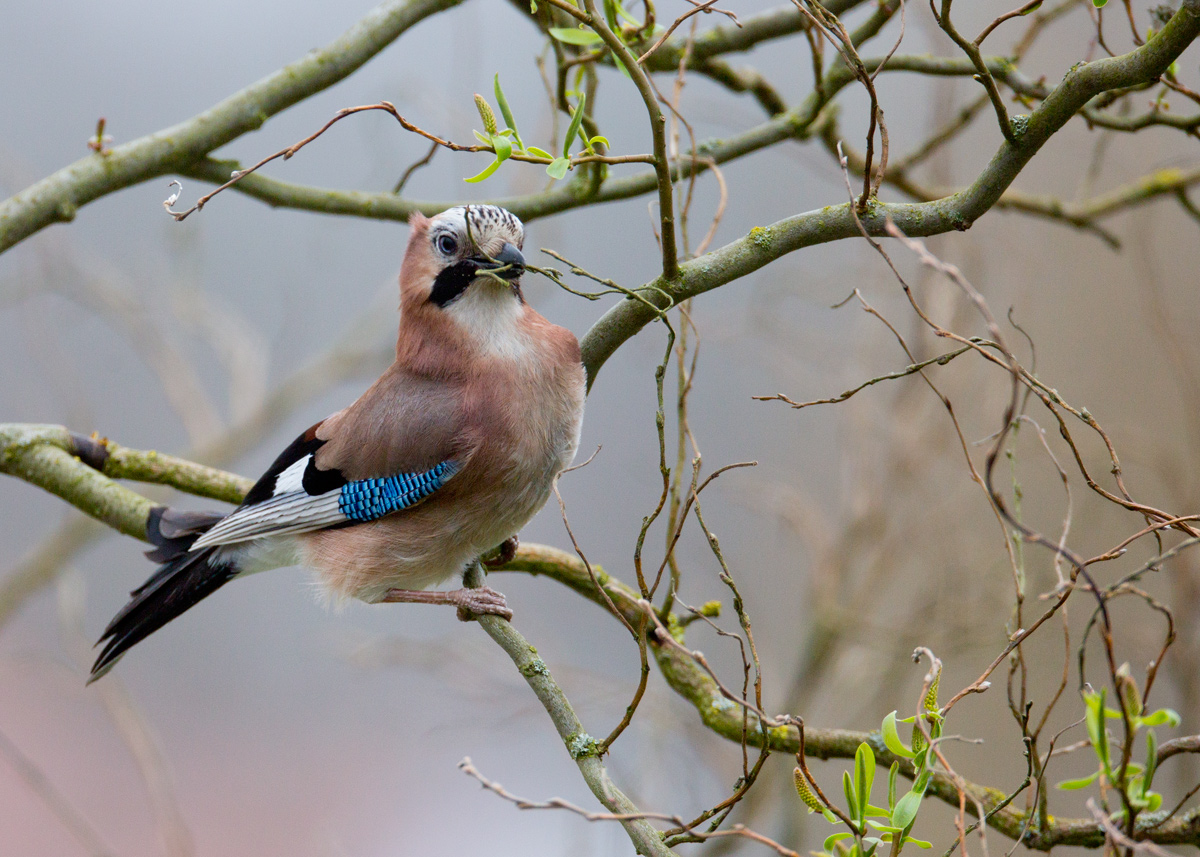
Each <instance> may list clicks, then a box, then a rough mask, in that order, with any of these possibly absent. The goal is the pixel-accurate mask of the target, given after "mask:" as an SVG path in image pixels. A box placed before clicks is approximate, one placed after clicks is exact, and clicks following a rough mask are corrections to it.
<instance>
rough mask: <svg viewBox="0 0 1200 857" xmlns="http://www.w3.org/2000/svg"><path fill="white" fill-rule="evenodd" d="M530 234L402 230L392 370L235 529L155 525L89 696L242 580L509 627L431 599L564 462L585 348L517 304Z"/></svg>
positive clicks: (164, 520)
mask: <svg viewBox="0 0 1200 857" xmlns="http://www.w3.org/2000/svg"><path fill="white" fill-rule="evenodd" d="M523 243H524V226H523V225H522V223H521V221H520V220H519V219H518V218H517V217H516V216H515V215H513V214H512V213H511V212H509V211H507V210H505V209H503V208H500V207H497V206H492V205H464V206H456V207H454V208H450V209H448V210H446V211H443V212H441V213H440V214H437V215H435V216H433V217H425V216H424V215H422V214H419V213H416V214H413V215H412V217H411V218H410V220H409V238H408V245H407V248H406V250H405V254H404V260H403V263H402V264H401V269H400V321H399V330H398V333H397V337H396V357H395V360H394V361H393V362H392V364H391V365H390V366H389V367H388V368H387V369H386V370H385V371H384V373H383V374H382V375H381V376H380V377H379V379H378V380H376V381H375V382H374V383H373V384H372V385H371V386H370V387H369V388H368V389H367V390H366V392H364V393H363V394H362V395H361V396H360V397H359V398H358V400H357V401H355V402H354V403H353V404H351V405H350V406H349V407H347V408H345V409H343V410H340V411H338V412H336V413H334V414H332V415H330V416H328V417H326V418H325V419H323V420H321V421H320V422H318V423H316V424H314V425H312V426H310V427H309V428H308V429H306V430H305V431H304V432H303V433H302V434H300V436H299V437H297V438H296V439H295V440H294V441H293V442H292V443H291V444H290V445H289V446H288V447H287V448H286V449H285V450H284V451H283V452H282V453H280V454H279V456H278V457H277V458H276V459H275V461H274V463H272V464H271V466H270V467H268V468H267V470H266V472H265V473H263V475H262V476H261V477H260V478H259V479H258V481H257V482H256V483H255V484H254V486H253V487H252V488H251V489H250V491H249V492H248V493H247V494H246V496H245V499H244V500H243V502H242V504H241V505H240V506H238V507H237V508H236V509H234V510H233V511H232V512H230V513H228V514H222V513H219V512H203V511H202V512H197V511H184V510H179V509H173V508H169V507H165V506H156V507H154V508H153V509H152V510H151V512H150V515H149V518H148V523H147V527H146V535H147V537H148V539H149V541H150V542H151V543H152V544H153V545H154V548H153V549H152V550H150V551H148V552H147V554H146V555H147V556H148V557H149V558H150V559H152V560H154V561H156V562H158V563H160V567H159V569H158V570H157V571H156V572H155V573H154V574H153V575H152V576H151V577H150V578H149V579H148V580H147V581H146V582H145V583H144V584H142V585H141V586H140V587H138V588H137V589H135V590H133V592H131V593H130V600H129V602H128V603H127V604H126V605H125V607H124V608H122V609H121V611H120V612H119V613H117V615H116V616H115V617H114V618H113V620H112V621H111V622H110V623H109V625H108V627H107V628H106V629H105V631H104V634H103V635H102V636H101V638H100V640H99V641H98V642H97V644H96V645H97V647H100V646H101V645H103V648H102V649H101V651H100V653H99V656H98V657H97V658H96V662H95V665H94V666H93V667H92V671H91V675H90V677H89V680H88V681H89V683H90V682H92V681H95V680H96V679H98V678H100V677H102V676H103V675H105V674H106V673H107V672H108V671H109V670H111V669H112V668H113V666H114V665H115V664H116V663H117V661H118V660H120V659H121V657H122V656H123V655H124V654H125V653H126V652H127V651H128V650H129V649H130V648H131V647H132V646H133V645H135V644H136V643H138V642H140V641H141V640H143V639H145V638H146V637H147V636H149V635H150V634H152V633H153V632H154V631H157V630H158V629H159V628H161V627H162V626H163V625H165V624H166V623H167V622H170V621H171V620H172V619H174V618H175V617H177V616H179V615H181V614H182V613H183V612H185V611H186V610H188V609H190V608H191V607H193V606H195V605H196V604H197V603H199V602H200V601H201V600H203V599H204V598H206V597H207V596H209V595H211V594H212V593H213V592H215V591H216V590H218V589H219V588H221V587H222V586H224V585H225V584H226V583H228V582H229V581H231V580H233V579H234V578H236V577H242V576H245V575H248V574H254V573H256V572H260V571H265V570H268V569H271V568H278V567H283V566H291V565H304V566H308V567H310V568H312V569H314V570H315V571H316V574H317V579H318V582H319V583H320V584H321V586H322V588H323V590H324V591H325V592H326V593H327V594H328V595H329V596H330V597H331V599H332V600H335V601H344V600H346V599H349V598H357V599H360V600H362V601H366V602H368V603H384V602H417V603H430V604H449V605H454V606H456V607H457V608H458V615H459V618H460V619H470V618H473V617H475V616H478V615H484V614H495V615H500V616H504V617H505V618H510V617H511V616H512V612H511V611H510V610H509V609H508V606H507V603H506V601H505V599H504V596H503V595H501V594H500V593H498V592H496V591H494V590H492V589H490V588H488V587H486V586H484V587H479V588H473V589H467V588H460V589H456V590H452V591H444V590H433V591H430V590H429V587H432V586H436V585H437V584H439V583H442V582H444V581H446V580H448V579H450V578H451V577H453V576H454V575H456V574H463V573H464V572H465V570H466V569H467V568H468V567H470V566H471V565H472V564H473V563H474V562H476V561H478V560H479V559H480V558H482V557H488V556H491V555H494V554H495V552H496V550H497V548H499V549H500V550H499V553H500V557H501V559H504V558H505V557H507V558H511V555H512V553H513V552H514V551H515V548H516V544H517V543H516V534H517V532H518V531H519V530H520V529H521V528H522V527H523V526H524V525H525V524H526V523H527V522H528V521H529V520H530V519H531V518H532V517H533V516H534V514H535V513H536V512H537V511H538V510H539V509H540V508H541V507H542V506H543V505H544V504H545V502H546V500H547V499H548V498H549V495H550V493H551V490H552V487H553V482H554V480H555V479H556V478H557V476H558V474H559V473H560V472H561V471H562V470H563V469H565V468H566V467H567V466H568V465H569V464H570V463H571V461H572V460H573V458H574V456H575V452H576V450H577V449H578V446H579V434H580V429H581V426H582V421H583V405H584V396H585V374H584V367H583V364H582V362H581V356H580V348H579V343H578V341H577V340H576V338H575V336H574V335H573V334H572V333H571V332H570V331H569V330H566V329H565V328H563V327H559V326H557V325H555V324H552V323H550V322H549V321H547V320H546V319H545V318H544V317H542V316H541V315H540V314H539V313H538V312H537V311H536V310H534V309H533V308H532V307H531V306H530V305H529V304H528V303H526V301H525V297H524V294H523V293H522V290H521V279H520V278H521V275H522V273H523V272H524V270H525V259H524V256H523V255H522V253H521V247H522V245H523Z"/></svg>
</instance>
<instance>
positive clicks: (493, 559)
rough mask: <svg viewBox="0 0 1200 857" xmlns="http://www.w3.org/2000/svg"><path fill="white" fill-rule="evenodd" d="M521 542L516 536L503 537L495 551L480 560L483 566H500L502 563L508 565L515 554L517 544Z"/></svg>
mask: <svg viewBox="0 0 1200 857" xmlns="http://www.w3.org/2000/svg"><path fill="white" fill-rule="evenodd" d="M519 544H521V540H520V539H518V538H517V537H516V536H509V537H508V538H507V539H505V540H504V541H503V542H502V543H501V544H500V546H499V547H497V548H496V550H495V552H494V553H492V554H491V555H490V556H488V557H487V558H486V559H483V560H481V561H482V562H483V565H484V568H500V567H501V566H503V565H508V564H509V563H510V562H512V561H513V557H514V556H516V555H517V546H518V545H519Z"/></svg>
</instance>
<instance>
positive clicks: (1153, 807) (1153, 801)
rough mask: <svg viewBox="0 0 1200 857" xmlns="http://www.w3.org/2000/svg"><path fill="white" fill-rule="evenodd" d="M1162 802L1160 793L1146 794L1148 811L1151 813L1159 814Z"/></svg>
mask: <svg viewBox="0 0 1200 857" xmlns="http://www.w3.org/2000/svg"><path fill="white" fill-rule="evenodd" d="M1162 801H1163V797H1162V795H1160V794H1159V793H1158V792H1146V809H1147V810H1149V811H1150V812H1157V811H1158V808H1159V807H1160V806H1162Z"/></svg>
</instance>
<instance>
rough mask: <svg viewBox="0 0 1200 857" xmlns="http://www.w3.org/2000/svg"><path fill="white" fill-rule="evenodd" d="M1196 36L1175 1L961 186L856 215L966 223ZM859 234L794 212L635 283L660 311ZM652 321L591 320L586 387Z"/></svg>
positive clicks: (1194, 5)
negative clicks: (669, 276)
mask: <svg viewBox="0 0 1200 857" xmlns="http://www.w3.org/2000/svg"><path fill="white" fill-rule="evenodd" d="M1198 35H1200V0H1184V2H1183V4H1182V5H1181V6H1180V8H1179V10H1178V11H1177V12H1176V13H1175V14H1174V15H1173V16H1172V17H1171V19H1170V20H1169V21H1168V22H1167V24H1166V25H1165V26H1164V27H1163V29H1162V30H1160V31H1159V32H1158V33H1157V34H1155V36H1154V38H1152V39H1151V40H1150V41H1148V42H1147V43H1146V44H1145V45H1143V46H1142V47H1140V48H1137V49H1136V50H1133V51H1131V52H1130V53H1128V54H1125V55H1123V56H1119V57H1109V58H1106V59H1102V60H1097V61H1096V62H1091V63H1086V64H1084V65H1081V66H1077V67H1076V68H1073V69H1072V70H1071V71H1069V72H1067V75H1066V77H1064V78H1063V80H1062V83H1060V84H1059V85H1058V86H1057V87H1055V88H1054V89H1053V90H1051V91H1050V92H1049V93H1047V94H1046V98H1045V101H1043V103H1042V104H1041V106H1039V107H1038V108H1037V109H1036V110H1034V112H1033V113H1032V114H1030V115H1029V116H1028V117H1017V118H1016V119H1015V120H1014V125H1015V128H1016V137H1015V142H1013V143H1010V142H1008V141H1004V142H1002V143H1001V144H1000V148H999V149H998V150H997V152H996V154H995V155H994V156H993V157H992V159H991V161H990V162H989V163H988V165H987V166H986V167H985V168H984V170H983V172H982V173H980V175H979V176H978V178H976V179H975V181H974V182H973V183H972V184H971V185H970V186H968V187H966V188H964V189H963V190H961V191H959V192H958V193H955V194H952V195H950V196H947V197H943V198H942V199H938V200H934V201H932V202H923V203H888V204H885V203H876V204H874V205H872V206H871V207H870V208H869V209H868V210H867V211H866V212H865V213H864V214H863V215H862V217H861V220H862V225H863V227H864V228H865V229H866V230H867V231H868V233H869V234H871V235H877V236H882V235H885V234H886V231H885V230H886V226H887V224H888V222H889V221H891V222H894V223H895V224H896V226H897V227H899V228H900V230H901V231H902V232H904V233H905V234H908V235H912V236H925V235H938V234H941V233H944V232H950V231H953V230H960V231H961V230H965V229H969V228H970V227H971V225H972V224H973V223H974V222H975V221H976V220H977V219H978V218H979V217H981V216H983V215H984V214H985V213H987V211H988V210H989V209H991V208H992V207H993V206H994V205H995V204H996V202H997V201H998V200H999V199H1000V197H1001V195H1002V194H1003V193H1004V191H1005V190H1006V189H1007V188H1008V187H1009V185H1011V184H1012V182H1013V180H1014V179H1015V178H1016V177H1017V175H1018V174H1019V173H1020V172H1021V170H1022V169H1024V167H1025V165H1026V164H1027V163H1028V162H1029V160H1030V159H1031V158H1032V157H1033V156H1034V155H1035V154H1037V152H1038V150H1039V149H1041V147H1042V146H1043V145H1044V144H1045V143H1046V141H1047V140H1049V139H1050V137H1051V136H1053V135H1054V134H1055V133H1056V132H1057V131H1058V130H1059V129H1060V128H1062V127H1063V126H1064V125H1065V124H1066V123H1067V122H1068V121H1069V120H1070V119H1071V117H1073V116H1074V115H1075V114H1076V113H1078V112H1079V111H1080V110H1081V109H1082V108H1083V107H1084V106H1085V105H1086V104H1087V103H1088V101H1090V100H1091V99H1092V98H1094V97H1095V96H1097V95H1099V94H1100V93H1102V92H1107V91H1109V90H1113V89H1120V88H1123V87H1128V86H1134V85H1136V84H1139V83H1144V82H1146V81H1153V80H1156V79H1158V77H1159V76H1160V75H1161V74H1162V73H1163V72H1165V71H1166V70H1167V67H1168V66H1170V64H1171V63H1172V62H1174V61H1175V59H1176V58H1177V57H1178V56H1179V55H1180V54H1181V53H1183V51H1184V49H1185V48H1187V47H1188V45H1190V44H1191V43H1192V42H1193V41H1194V40H1195V39H1196V37H1197V36H1198ZM889 65H890V64H889ZM1022 119H1023V121H1021V120H1022ZM858 234H859V231H858V226H857V225H856V223H855V218H854V216H853V213H852V212H851V210H850V205H849V204H848V203H842V204H840V205H836V206H827V207H825V208H822V209H819V210H817V211H810V212H807V213H804V214H798V215H795V216H793V217H789V218H786V219H784V220H781V221H779V222H778V223H775V224H772V225H771V226H766V227H756V228H754V229H752V230H750V234H749V235H747V236H746V237H744V238H741V239H738V240H737V241H734V242H732V243H730V244H727V245H725V246H724V247H721V248H719V249H717V250H714V251H713V252H711V253H708V254H706V255H704V256H701V257H699V258H697V259H693V260H691V261H689V262H686V263H684V264H683V265H681V266H680V272H679V276H678V277H677V278H676V279H675V280H673V281H671V282H667V281H666V280H664V279H662V278H658V279H656V280H654V281H653V282H651V283H648V284H647V285H646V286H645V287H644V290H643V295H644V296H645V298H646V300H648V301H650V302H658V303H657V306H659V307H662V306H665V305H666V303H667V300H668V298H669V299H670V300H671V301H672V302H674V303H679V302H682V301H684V300H687V299H688V298H691V297H695V296H696V295H699V294H702V293H704V292H706V291H709V290H711V289H715V288H718V287H720V286H723V285H725V284H727V283H730V282H733V281H734V280H737V279H740V278H742V277H745V276H746V275H748V274H751V273H753V272H754V271H757V270H758V269H759V268H761V267H763V266H764V265H766V264H768V263H770V262H773V261H775V260H776V259H778V258H780V257H782V256H784V255H786V254H788V253H791V252H794V251H795V250H799V249H801V248H803V247H809V246H812V245H815V244H825V243H828V242H830V241H836V240H840V239H842V238H850V237H853V236H856V235H858ZM656 317H657V313H656V312H655V310H654V309H653V308H651V307H649V306H647V305H646V303H644V302H642V301H633V300H624V301H622V302H621V303H619V304H617V305H616V306H614V307H612V308H611V309H610V310H609V311H608V312H606V313H605V314H604V315H603V316H602V317H601V318H600V319H599V320H598V321H597V322H596V323H595V324H594V325H592V328H591V330H589V331H588V332H587V335H586V336H585V337H584V338H583V341H582V343H581V345H582V347H583V356H584V364H585V365H586V366H587V370H588V379H589V383H590V382H591V381H593V380H594V379H595V375H596V372H597V371H599V369H600V367H601V366H602V365H603V364H604V361H605V360H607V359H608V358H609V356H610V355H611V354H612V353H613V352H614V351H615V350H616V349H617V348H618V347H619V346H620V345H621V343H623V342H624V341H625V340H627V339H628V338H629V337H631V336H633V335H634V334H635V333H637V332H638V331H639V330H641V329H642V327H644V326H645V325H646V324H647V323H649V322H650V321H651V320H652V319H654V318H656Z"/></svg>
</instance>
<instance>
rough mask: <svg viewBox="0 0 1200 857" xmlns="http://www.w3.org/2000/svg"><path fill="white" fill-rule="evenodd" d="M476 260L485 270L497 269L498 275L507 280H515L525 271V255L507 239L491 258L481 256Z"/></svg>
mask: <svg viewBox="0 0 1200 857" xmlns="http://www.w3.org/2000/svg"><path fill="white" fill-rule="evenodd" d="M476 262H478V264H479V267H480V268H482V269H483V270H485V271H495V273H496V276H498V277H503V278H504V279H506V280H515V279H517V278H518V277H520V276H521V274H523V273H524V272H525V257H524V256H522V255H521V251H520V250H518V249H517V248H516V247H514V246H513V245H512V244H509V243H508V242H507V241H506V242H505V243H504V246H503V247H501V248H500V252H499V253H497V254H496V255H495V256H493V257H492V258H491V259H486V258H482V257H481V258H478V259H476Z"/></svg>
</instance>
